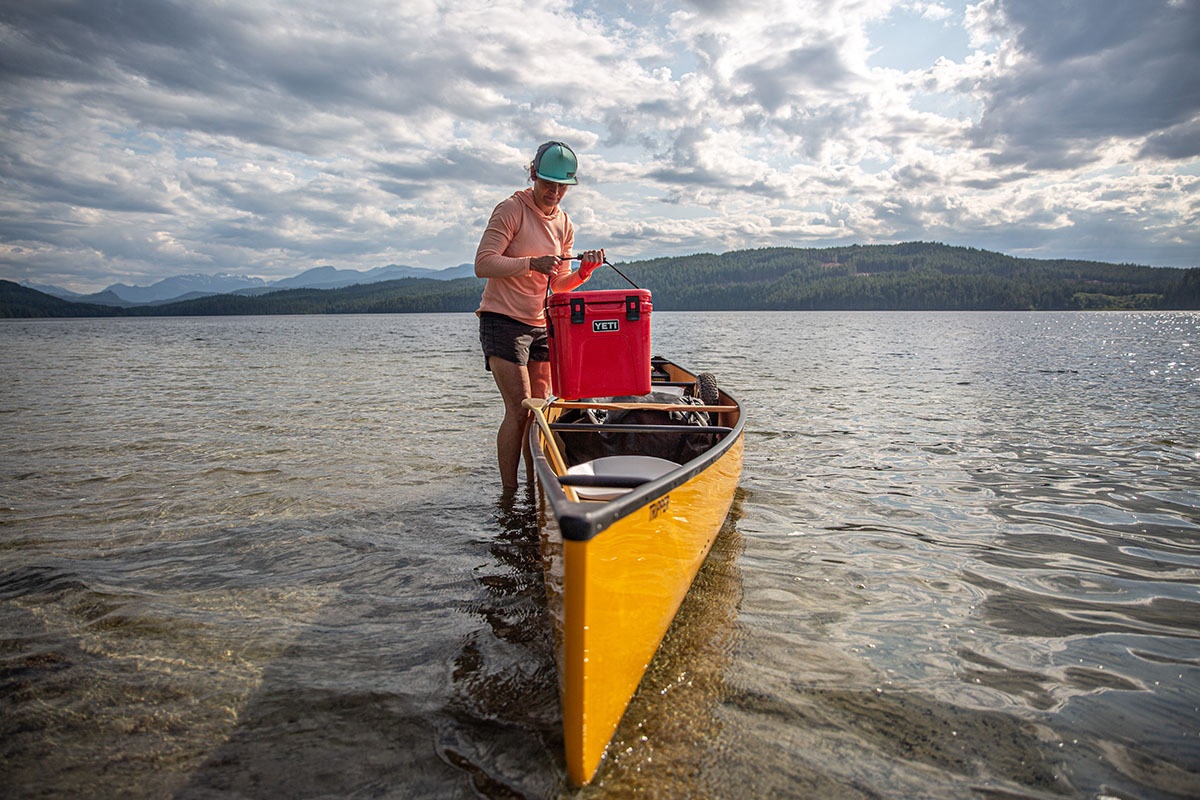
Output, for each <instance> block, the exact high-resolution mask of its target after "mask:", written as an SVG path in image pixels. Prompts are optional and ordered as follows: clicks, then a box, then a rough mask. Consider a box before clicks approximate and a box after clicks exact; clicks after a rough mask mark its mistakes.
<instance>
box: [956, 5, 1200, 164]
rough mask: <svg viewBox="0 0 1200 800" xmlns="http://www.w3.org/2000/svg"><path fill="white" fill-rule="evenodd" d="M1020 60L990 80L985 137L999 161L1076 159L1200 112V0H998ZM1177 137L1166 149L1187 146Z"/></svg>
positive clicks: (985, 90) (978, 135) (983, 143)
mask: <svg viewBox="0 0 1200 800" xmlns="http://www.w3.org/2000/svg"><path fill="white" fill-rule="evenodd" d="M996 8H997V9H998V10H999V12H1000V13H1001V14H1002V15H1003V17H1004V19H1005V21H1006V22H1007V24H1008V26H1010V27H1011V29H1012V30H1013V31H1014V35H1015V39H1014V45H1015V47H1016V49H1017V50H1018V51H1019V54H1020V58H1021V60H1020V61H1018V62H1016V64H1015V66H1014V68H1013V69H1011V70H1008V71H1005V72H1001V73H998V74H997V75H996V76H995V77H992V78H989V79H987V80H984V81H983V82H982V83H981V84H980V85H979V86H978V87H977V88H978V90H979V91H980V93H981V94H982V96H983V99H984V110H983V114H982V117H981V119H980V121H979V124H978V125H977V126H976V127H975V129H974V130H973V132H972V137H973V140H974V141H975V143H976V145H977V146H979V147H983V148H987V149H991V150H994V151H995V155H994V156H993V162H994V163H995V164H997V165H1019V164H1026V165H1028V166H1030V167H1032V168H1035V169H1071V168H1077V167H1079V166H1081V165H1084V164H1087V163H1088V162H1089V160H1090V159H1092V158H1094V157H1095V153H1094V149H1095V147H1096V145H1097V144H1100V143H1103V142H1105V141H1107V140H1110V139H1122V140H1131V141H1137V140H1139V139H1140V138H1142V137H1146V136H1153V135H1155V134H1157V133H1158V132H1160V131H1164V130H1166V129H1169V128H1171V127H1173V126H1176V125H1178V124H1180V123H1183V122H1186V121H1188V120H1191V119H1193V118H1195V117H1196V115H1197V113H1198V112H1200V90H1198V89H1197V82H1196V75H1200V3H1196V2H1194V1H1192V0H1185V1H1184V2H1170V1H1169V0H1128V1H1127V2H1120V3H1108V4H1104V5H1103V6H1098V5H1097V4H1095V3H1094V2H1089V1H1088V0H1069V1H1064V2H1054V3H1046V2H1044V0H997V2H996ZM1173 144H1174V140H1170V141H1167V140H1163V141H1161V142H1160V145H1159V146H1158V147H1148V148H1147V149H1146V150H1145V151H1144V152H1146V153H1147V154H1154V153H1156V152H1158V151H1161V150H1167V151H1171V152H1178V148H1177V147H1174V146H1173Z"/></svg>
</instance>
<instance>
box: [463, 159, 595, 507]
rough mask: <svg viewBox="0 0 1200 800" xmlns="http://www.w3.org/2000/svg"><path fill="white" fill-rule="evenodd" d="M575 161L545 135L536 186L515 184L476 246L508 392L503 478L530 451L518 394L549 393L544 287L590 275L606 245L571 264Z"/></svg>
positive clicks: (489, 330) (484, 324) (492, 351)
mask: <svg viewBox="0 0 1200 800" xmlns="http://www.w3.org/2000/svg"><path fill="white" fill-rule="evenodd" d="M577 165H578V161H577V159H576V157H575V153H574V151H573V150H571V148H570V147H568V146H567V145H565V144H563V143H562V142H546V143H545V144H543V145H542V146H541V147H539V148H538V150H537V154H536V155H535V156H534V158H533V163H531V164H530V165H529V179H530V180H531V181H532V182H533V186H531V187H530V188H528V189H523V190H522V191H519V192H516V193H514V194H513V195H512V197H509V198H508V199H507V200H505V201H504V202H502V203H500V205H498V206H496V208H495V210H494V211H492V217H491V219H490V220H489V221H488V225H487V228H486V229H485V230H484V232H483V237H482V238H481V239H480V240H479V249H478V250H477V251H476V252H475V274H476V275H478V276H479V277H480V278H487V284H486V285H485V286H484V288H483V298H482V299H481V300H480V303H479V310H478V311H476V312H475V313H476V314H477V315H478V316H479V341H480V343H481V344H482V345H483V357H484V365H485V367H486V368H487V369H488V370H489V371H491V373H492V376H493V377H494V378H495V379H496V386H497V387H499V389H500V395H501V396H502V397H503V398H504V421H503V422H501V423H500V431H499V432H498V433H497V434H496V455H497V458H498V460H499V462H500V480H501V482H502V483H503V484H504V488H505V489H515V488H516V486H517V466H518V465H519V464H520V460H521V453H522V451H524V453H525V464H526V467H527V471H528V472H529V473H532V468H533V467H532V464H531V463H530V456H529V448H528V443H527V442H526V441H525V431H526V429H527V427H528V425H529V421H530V412H529V411H528V410H527V409H526V408H524V407H523V406H522V405H521V402H522V401H524V400H526V399H527V398H530V397H546V396H547V395H548V394H549V393H550V348H549V343H548V339H547V336H546V313H545V305H544V304H545V298H546V287H547V284H549V288H550V290H551V291H555V292H569V291H571V290H572V289H576V288H578V287H579V286H581V285H582V284H583V283H584V281H586V280H587V279H588V278H590V277H591V276H592V271H593V270H595V269H596V267H598V266H600V264H601V263H602V262H603V261H604V251H603V250H588V251H586V252H585V253H583V254H582V256H581V261H582V263H581V265H580V267H579V269H578V270H577V271H576V272H571V262H570V260H569V257H570V255H571V248H572V247H573V246H574V244H575V229H574V227H573V226H572V225H571V220H570V219H569V218H568V217H567V213H566V212H565V211H563V210H562V209H561V208H559V203H560V202H561V201H562V199H563V195H565V194H566V193H567V187H568V186H574V185H575V184H577V183H578V181H577V180H576V178H575V170H576V167H577Z"/></svg>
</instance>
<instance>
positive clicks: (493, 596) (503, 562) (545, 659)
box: [438, 489, 565, 797]
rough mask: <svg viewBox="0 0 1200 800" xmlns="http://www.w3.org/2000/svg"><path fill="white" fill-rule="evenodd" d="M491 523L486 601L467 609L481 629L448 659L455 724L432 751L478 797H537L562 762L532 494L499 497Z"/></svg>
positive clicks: (553, 781) (484, 574) (481, 572)
mask: <svg viewBox="0 0 1200 800" xmlns="http://www.w3.org/2000/svg"><path fill="white" fill-rule="evenodd" d="M493 518H494V522H495V535H494V537H493V538H492V540H491V542H490V544H489V547H488V549H489V551H490V554H491V556H492V559H493V560H492V562H491V563H489V564H486V565H483V566H481V567H479V568H478V569H477V570H476V580H477V581H478V582H479V585H480V586H481V587H483V589H484V590H485V597H486V599H485V600H484V601H483V602H481V603H475V604H472V605H471V606H469V607H467V608H466V609H465V610H466V611H467V612H468V613H470V614H474V615H477V616H479V617H480V618H482V619H483V620H484V621H485V622H486V623H487V626H486V627H484V628H480V629H479V630H477V631H476V632H475V633H474V634H473V635H472V636H470V637H469V638H468V639H467V640H466V641H465V642H464V643H463V647H462V649H461V651H460V652H459V653H458V656H457V657H456V658H455V659H454V672H453V681H454V689H455V691H454V694H453V695H452V698H451V701H450V703H449V711H450V713H451V714H452V715H453V717H454V722H455V724H454V725H453V726H452V727H451V728H450V729H447V730H443V731H442V737H441V739H440V741H439V742H438V749H439V753H440V755H441V756H442V758H444V759H445V760H446V761H447V762H448V763H450V764H453V765H454V766H456V767H458V768H459V769H461V770H463V771H464V772H466V773H467V774H468V775H469V776H470V778H471V781H472V784H473V786H474V788H475V790H476V791H477V792H478V793H479V794H481V795H484V796H486V797H525V796H536V797H542V796H547V795H549V794H552V793H554V792H555V791H556V789H558V788H560V782H561V773H562V772H563V770H564V769H565V766H564V764H563V762H562V756H561V755H560V754H561V752H562V729H561V715H560V711H559V699H558V671H557V665H556V663H555V658H554V639H553V631H552V621H551V619H550V613H549V609H548V608H547V604H546V587H545V581H544V578H543V574H542V556H541V548H540V543H539V537H538V524H537V499H536V496H535V493H534V491H533V490H532V489H518V490H516V491H506V492H505V493H503V494H502V495H501V497H500V498H499V499H498V500H497V501H496V504H495V506H494V513H493ZM535 765H540V768H534V769H531V767H534V766H535Z"/></svg>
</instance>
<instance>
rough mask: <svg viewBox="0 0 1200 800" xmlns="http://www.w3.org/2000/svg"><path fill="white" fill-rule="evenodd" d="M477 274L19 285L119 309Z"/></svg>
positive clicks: (401, 270)
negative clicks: (76, 287)
mask: <svg viewBox="0 0 1200 800" xmlns="http://www.w3.org/2000/svg"><path fill="white" fill-rule="evenodd" d="M474 275H475V267H474V265H472V264H459V265H458V266H457V267H449V268H447V269H423V268H421V267H406V266H402V265H400V264H388V265H387V266H386V267H376V268H374V269H368V270H355V269H336V268H334V267H313V268H312V269H310V270H305V271H304V272H301V273H300V274H299V275H295V276H293V277H291V278H281V279H279V280H277V281H264V280H263V279H262V278H251V277H249V276H247V275H231V274H230V273H227V272H222V273H218V274H216V275H201V274H194V275H177V276H175V277H173V278H164V279H163V280H161V281H158V282H157V283H154V284H151V285H150V286H129V285H127V284H124V283H114V284H113V285H111V286H109V287H107V288H105V289H104V290H103V291H99V292H95V293H94V294H79V293H78V292H72V291H70V290H69V289H62V288H59V287H57V286H45V285H40V284H36V283H33V282H31V281H22V282H21V285H22V286H26V287H28V288H30V289H35V290H37V291H39V292H42V293H43V294H48V295H51V296H52V297H58V298H61V299H63V300H69V301H71V302H73V303H94V304H96V305H103V306H115V307H117V308H129V307H132V306H139V305H160V304H162V303H178V302H182V301H184V300H194V299H196V298H200V297H211V296H212V295H217V294H242V295H258V294H266V293H267V292H277V291H280V290H282V289H341V288H344V287H346V286H354V285H357V284H364V283H379V282H381V281H394V280H399V279H401V278H431V279H433V280H443V281H445V280H454V279H456V278H468V277H473V276H474Z"/></svg>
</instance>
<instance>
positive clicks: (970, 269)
mask: <svg viewBox="0 0 1200 800" xmlns="http://www.w3.org/2000/svg"><path fill="white" fill-rule="evenodd" d="M617 267H618V269H619V270H620V271H621V273H623V274H624V275H625V276H627V277H628V279H629V280H630V281H632V282H634V283H636V284H637V285H638V286H639V287H641V288H644V289H650V290H651V291H652V292H653V295H654V307H655V308H656V309H659V310H665V311H701V310H730V311H732V310H751V311H753V310H821V311H852V310H878V311H893V310H895V311H900V310H963V311H971V310H977V311H982V310H1038V311H1051V310H1090V309H1200V269H1173V268H1167V267H1145V266H1138V265H1135V264H1110V263H1104V262H1096V261H1073V260H1038V259H1025V258H1014V257H1012V256H1007V255H1003V254H1001V253H994V252H989V251H986V250H977V249H975V248H966V247H950V246H947V245H943V244H936V243H927V242H909V243H905V244H896V245H852V246H848V247H834V248H790V247H773V248H762V249H758V250H738V251H733V252H728V253H723V254H719V255H718V254H711V253H701V254H697V255H691V256H680V257H675V258H657V259H649V260H645V261H636V262H629V263H618V264H617ZM628 285H629V284H628V283H627V282H626V280H625V278H622V277H621V276H620V275H618V274H617V272H616V271H615V270H610V269H607V268H601V269H600V270H597V272H596V273H595V275H594V276H593V278H592V280H591V281H590V282H589V283H588V284H587V285H586V287H585V288H586V289H589V290H596V289H620V288H625V287H627V286H628ZM482 289H483V281H482V280H480V279H478V278H460V279H458V280H452V281H438V280H430V279H425V278H405V279H402V280H395V281H383V282H380V283H370V284H360V285H357V286H349V287H346V288H342V289H324V290H322V289H290V290H282V291H278V292H271V293H268V294H261V295H256V296H244V295H237V294H225V295H213V296H211V297H203V298H198V299H193V300H187V301H183V302H177V303H167V304H162V305H154V306H135V307H132V308H124V309H121V308H113V307H108V306H97V305H92V304H86V303H70V302H67V301H65V300H59V299H58V298H54V297H50V296H49V295H45V294H42V293H40V292H37V291H34V290H32V289H28V288H26V287H23V286H19V285H18V284H15V283H11V282H9V281H0V316H7V317H14V316H15V317H35V316H189V315H232V314H373V313H407V312H446V311H473V310H475V308H476V307H477V306H478V303H479V295H480V292H481V291H482Z"/></svg>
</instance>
